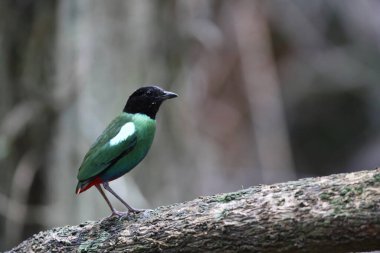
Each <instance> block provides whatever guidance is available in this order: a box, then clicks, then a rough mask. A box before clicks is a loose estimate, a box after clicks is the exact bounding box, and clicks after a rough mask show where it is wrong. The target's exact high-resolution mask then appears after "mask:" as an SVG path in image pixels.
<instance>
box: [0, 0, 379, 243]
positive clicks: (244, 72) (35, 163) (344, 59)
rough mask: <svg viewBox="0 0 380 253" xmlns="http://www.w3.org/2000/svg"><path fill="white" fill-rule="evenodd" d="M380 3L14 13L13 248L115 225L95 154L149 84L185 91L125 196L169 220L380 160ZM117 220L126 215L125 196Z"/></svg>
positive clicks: (7, 85)
mask: <svg viewBox="0 0 380 253" xmlns="http://www.w3.org/2000/svg"><path fill="white" fill-rule="evenodd" d="M379 13H380V2H379V1H376V0H363V1H356V0H347V1H339V0H313V1H303V0H291V1H290V0H270V1H254V0H251V1H249V0H248V1H245V0H236V1H228V0H213V1H212V0H208V1H206V0H178V1H174V0H160V1H149V0H129V1H124V0H112V1H101V0H81V1H76V0H66V1H62V0H61V1H51V0H4V1H0V173H1V174H0V250H5V249H10V248H11V247H13V246H15V245H16V244H18V243H19V242H20V241H22V240H24V239H26V238H27V237H29V236H31V235H32V234H34V233H37V232H38V231H40V230H44V229H48V228H52V227H54V226H62V225H67V224H78V223H79V222H83V221H86V220H95V219H101V218H103V217H105V216H107V215H109V214H110V211H109V209H108V207H107V205H106V203H105V202H104V200H103V199H102V198H101V196H100V195H99V193H98V192H97V191H96V190H94V189H91V190H88V191H86V192H85V193H83V194H81V195H79V196H76V195H75V193H74V191H75V186H76V174H77V169H78V166H79V165H80V163H81V161H82V159H83V156H84V155H85V153H86V152H87V150H88V148H89V146H90V145H91V144H92V143H93V142H94V140H95V139H96V137H97V136H98V135H99V134H100V133H101V132H102V130H103V129H104V128H105V126H106V125H107V124H108V123H109V122H110V121H111V120H112V119H113V118H114V117H115V116H116V115H117V114H118V113H120V112H121V110H122V108H123V107H124V104H125V102H126V100H127V98H128V96H129V95H130V94H131V93H132V92H133V91H134V90H135V89H136V88H138V87H140V86H143V85H148V84H159V85H160V86H162V87H163V88H165V89H168V90H170V91H173V92H176V93H178V94H179V95H180V97H179V98H177V99H175V100H170V101H168V102H166V103H165V104H164V105H163V106H162V107H161V110H160V112H159V114H158V117H157V118H158V119H157V120H158V129H157V133H156V138H155V141H154V143H153V146H152V149H151V151H150V153H149V155H148V156H147V157H146V159H145V160H144V161H143V162H142V163H141V164H140V165H139V166H138V167H137V169H135V170H133V171H132V172H131V173H129V174H128V175H126V176H124V177H123V178H121V179H119V180H116V181H113V182H112V183H111V186H113V188H114V190H115V191H116V192H118V193H119V194H120V195H121V196H122V197H123V198H124V199H126V200H127V202H128V203H130V204H131V205H132V206H134V207H138V208H155V207H157V206H159V205H166V204H170V203H174V202H182V201H186V200H191V199H193V198H195V197H197V196H199V195H208V194H214V193H220V192H229V191H235V190H239V189H242V188H246V187H249V186H252V185H257V184H267V183H274V182H282V181H288V180H294V179H297V178H302V177H309V176H320V175H328V174H332V173H338V172H347V171H354V170H361V169H371V168H375V167H376V166H378V164H379V163H380V156H379V154H380V132H379V129H380V122H379V121H380V117H379V115H380V102H379V97H380V86H379V84H378V83H379V80H380V71H379V69H380V29H379V27H380V15H379ZM112 201H113V202H114V204H115V206H116V207H117V209H119V210H124V208H123V206H121V205H120V203H119V202H117V201H115V199H113V198H112Z"/></svg>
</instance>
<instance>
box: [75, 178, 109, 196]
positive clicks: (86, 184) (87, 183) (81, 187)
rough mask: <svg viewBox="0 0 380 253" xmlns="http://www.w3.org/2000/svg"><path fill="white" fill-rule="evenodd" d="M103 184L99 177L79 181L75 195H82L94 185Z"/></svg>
mask: <svg viewBox="0 0 380 253" xmlns="http://www.w3.org/2000/svg"><path fill="white" fill-rule="evenodd" d="M101 183H103V180H102V179H101V178H100V177H95V178H90V179H87V180H84V181H79V182H78V184H77V188H76V189H75V193H76V194H79V193H82V192H84V191H86V190H88V189H89V188H91V187H92V186H94V185H97V184H101Z"/></svg>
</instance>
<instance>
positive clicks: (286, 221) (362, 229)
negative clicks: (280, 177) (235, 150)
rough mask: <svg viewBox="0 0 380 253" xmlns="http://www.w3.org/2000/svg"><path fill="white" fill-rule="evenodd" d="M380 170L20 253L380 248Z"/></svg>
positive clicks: (98, 227) (75, 235) (93, 231)
mask: <svg viewBox="0 0 380 253" xmlns="http://www.w3.org/2000/svg"><path fill="white" fill-rule="evenodd" d="M379 187H380V169H377V170H371V171H362V172H355V173H350V174H338V175H331V176H327V177H321V178H307V179H301V180H298V181H293V182H287V183H282V184H275V185H263V186H257V187H252V188H249V189H246V190H242V191H238V192H233V193H226V194H221V195H215V196H211V197H200V198H198V199H195V200H193V201H189V202H184V203H180V204H175V205H171V206H164V207H160V208H157V209H155V210H150V211H145V212H144V213H141V214H138V215H136V216H134V215H132V216H124V217H122V218H116V217H113V218H106V219H103V220H101V221H97V222H86V223H83V224H80V225H79V226H66V227H62V228H55V229H53V230H49V231H46V232H42V233H39V234H37V235H35V236H33V237H32V238H30V239H28V240H26V241H24V242H23V243H21V244H20V245H19V246H17V247H16V248H14V249H13V251H14V252H29V251H38V252H48V251H49V252H51V251H54V252H72V251H82V250H83V251H102V252H110V251H122V252H157V251H164V252H178V251H183V252H200V251H201V252H238V251H241V252H243V251H244V252H336V253H338V252H348V251H360V252H361V251H369V250H378V249H380V234H379V233H378V231H379V229H380V206H379V202H378V200H379V198H380V192H379V191H378V190H377V189H378V188H379Z"/></svg>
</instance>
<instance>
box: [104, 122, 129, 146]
mask: <svg viewBox="0 0 380 253" xmlns="http://www.w3.org/2000/svg"><path fill="white" fill-rule="evenodd" d="M134 132H135V124H133V122H128V123H127V124H125V125H124V126H122V127H121V128H120V131H119V133H118V134H117V135H116V136H115V137H113V138H112V139H111V140H110V145H111V146H114V145H117V144H119V143H120V142H122V141H125V140H126V139H127V138H128V137H129V136H131V135H132V134H133V133H134Z"/></svg>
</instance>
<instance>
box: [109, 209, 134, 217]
mask: <svg viewBox="0 0 380 253" xmlns="http://www.w3.org/2000/svg"><path fill="white" fill-rule="evenodd" d="M128 213H129V212H120V211H116V210H113V211H112V213H111V215H110V216H109V217H110V218H112V217H122V216H124V215H127V214H128Z"/></svg>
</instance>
